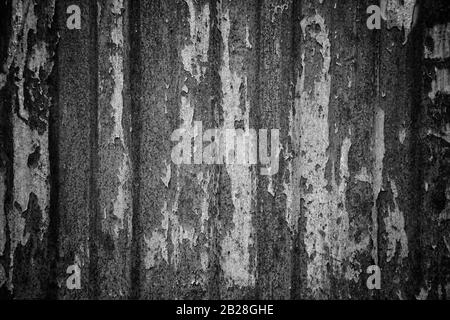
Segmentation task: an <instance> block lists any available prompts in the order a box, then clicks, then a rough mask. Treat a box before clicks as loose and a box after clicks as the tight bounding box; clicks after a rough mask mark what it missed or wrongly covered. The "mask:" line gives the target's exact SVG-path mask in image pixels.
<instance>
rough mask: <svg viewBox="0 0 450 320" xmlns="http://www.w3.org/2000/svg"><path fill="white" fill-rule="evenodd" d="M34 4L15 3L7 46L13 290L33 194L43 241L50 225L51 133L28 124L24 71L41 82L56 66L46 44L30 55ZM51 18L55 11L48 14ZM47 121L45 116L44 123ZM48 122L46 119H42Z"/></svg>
mask: <svg viewBox="0 0 450 320" xmlns="http://www.w3.org/2000/svg"><path fill="white" fill-rule="evenodd" d="M34 5H35V4H34V2H33V1H31V0H28V1H27V0H14V1H13V3H12V10H13V12H12V21H11V25H12V35H11V39H10V42H9V47H8V57H7V61H6V68H7V69H9V68H10V66H11V65H12V64H14V65H15V66H16V67H17V71H16V73H15V85H16V88H17V102H18V106H17V109H18V110H17V113H16V111H14V109H15V108H13V113H12V116H11V121H12V126H13V151H14V160H13V170H14V171H13V172H14V179H13V184H14V185H13V199H14V207H13V209H12V211H11V212H10V214H9V215H8V217H7V220H8V226H9V231H10V268H9V281H8V282H9V283H8V287H9V289H10V290H13V284H12V277H13V272H14V253H15V250H16V248H17V246H18V245H19V244H21V245H25V244H26V243H27V241H28V238H29V234H25V221H26V219H25V217H24V216H23V213H24V212H25V211H26V210H27V209H28V203H29V199H30V195H31V194H34V195H35V196H36V198H37V205H38V207H39V209H40V211H41V214H42V221H40V225H39V230H38V235H39V239H40V240H41V241H42V240H43V236H44V233H45V231H46V229H47V226H48V209H49V200H50V195H49V192H50V190H49V184H48V178H49V174H50V170H49V168H50V166H49V156H48V134H47V130H45V131H44V132H41V134H40V133H39V132H38V131H37V130H35V129H31V128H30V127H29V126H28V124H27V123H25V121H26V120H27V119H28V118H29V113H28V111H27V110H26V109H25V105H24V103H25V96H24V82H25V79H24V74H25V69H29V70H30V71H31V72H32V73H33V75H32V77H33V78H36V79H38V78H39V75H40V74H39V73H40V71H45V73H46V74H49V73H50V72H51V69H52V68H53V63H52V62H51V61H50V56H49V53H48V50H47V46H46V44H45V43H44V42H42V41H38V42H37V43H36V44H35V45H34V46H33V48H32V50H30V51H31V53H30V54H29V53H28V51H29V50H28V34H29V32H30V31H33V32H36V28H37V17H36V15H35V13H34ZM49 5H50V8H54V2H51V3H49ZM49 14H50V15H52V14H53V12H49ZM0 81H1V83H0V85H1V87H3V86H4V85H5V81H6V78H5V75H2V77H1V79H0ZM43 119H48V111H47V114H44V115H43V117H42V118H41V120H43ZM43 121H45V120H43ZM37 148H39V149H40V156H39V159H38V160H37V163H36V164H35V165H34V166H33V167H29V166H28V159H29V155H30V154H32V153H33V152H35V150H36V149H37Z"/></svg>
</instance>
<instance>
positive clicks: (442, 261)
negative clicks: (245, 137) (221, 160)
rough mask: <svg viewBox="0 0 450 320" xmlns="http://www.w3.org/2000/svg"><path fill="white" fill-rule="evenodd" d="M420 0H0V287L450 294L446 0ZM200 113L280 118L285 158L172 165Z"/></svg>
mask: <svg viewBox="0 0 450 320" xmlns="http://www.w3.org/2000/svg"><path fill="white" fill-rule="evenodd" d="M382 2H383V1H382ZM414 2H415V1H413V0H404V1H400V0H398V1H397V0H388V1H387V4H386V10H385V11H384V13H383V15H384V18H385V19H383V21H382V27H381V29H380V30H369V29H368V28H367V26H366V20H367V18H368V17H369V15H368V14H367V13H366V9H367V7H368V6H370V5H372V4H379V1H376V0H301V1H299V0H247V1H244V0H233V1H232V0H222V1H216V0H140V1H138V0H129V1H127V0H98V1H94V0H91V1H88V0H85V1H83V0H70V1H68V0H57V1H55V0H0V30H1V33H0V68H1V70H0V298H2V299H10V298H14V299H23V298H34V299H42V298H50V299H104V298H106V299H128V298H135V299H136V298H139V299H247V298H251V299H446V298H450V182H449V179H450V72H449V68H450V14H449V13H450V4H449V2H448V0H422V1H417V3H416V6H415V7H416V9H415V11H414ZM73 4H75V5H78V6H79V7H80V8H81V17H82V21H81V29H80V30H69V29H68V28H67V27H66V20H67V18H68V17H69V15H68V14H67V13H66V10H67V7H68V6H69V5H73ZM192 121H202V122H203V125H204V127H209V128H221V127H228V128H233V127H234V128H243V127H244V126H245V125H248V126H250V127H251V128H256V129H259V128H268V129H272V128H276V129H279V130H280V143H281V146H282V149H281V152H280V160H279V172H278V174H276V175H273V176H262V175H260V174H259V169H258V166H229V165H222V166H220V165H191V166H189V165H181V166H176V165H174V164H173V163H172V161H171V157H170V154H171V149H172V147H173V142H171V141H170V135H171V133H172V132H173V131H174V130H175V129H177V128H178V127H179V126H180V125H181V124H182V123H190V122H192ZM75 264H76V265H77V266H78V267H79V268H80V271H81V289H80V290H68V288H67V287H66V279H67V277H68V276H69V275H68V274H66V270H67V268H68V267H69V266H70V265H75ZM375 264H376V265H378V266H379V267H380V268H381V272H382V273H381V289H380V290H368V288H367V286H366V280H367V277H368V275H367V273H366V268H367V267H368V266H370V265H375Z"/></svg>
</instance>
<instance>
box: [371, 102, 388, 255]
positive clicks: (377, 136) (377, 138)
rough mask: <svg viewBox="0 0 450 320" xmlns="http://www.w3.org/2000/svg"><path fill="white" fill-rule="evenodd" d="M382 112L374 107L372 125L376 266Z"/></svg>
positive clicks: (381, 163)
mask: <svg viewBox="0 0 450 320" xmlns="http://www.w3.org/2000/svg"><path fill="white" fill-rule="evenodd" d="M384 117H385V114H384V110H383V109H381V108H379V107H376V110H375V123H374V130H375V132H374V142H373V155H374V158H375V162H374V166H373V168H372V183H373V184H372V190H373V199H374V200H373V206H372V244H373V250H372V258H373V260H374V262H375V264H378V209H377V199H378V195H379V194H380V191H381V190H383V161H384V154H385V144H384V121H385V120H384Z"/></svg>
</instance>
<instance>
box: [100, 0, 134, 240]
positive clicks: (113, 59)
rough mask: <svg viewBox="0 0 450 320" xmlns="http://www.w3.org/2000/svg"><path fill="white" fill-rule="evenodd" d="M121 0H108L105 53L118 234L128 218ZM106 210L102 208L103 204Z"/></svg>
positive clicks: (129, 196)
mask: <svg viewBox="0 0 450 320" xmlns="http://www.w3.org/2000/svg"><path fill="white" fill-rule="evenodd" d="M123 10H124V3H123V0H114V1H112V3H111V14H112V15H111V16H112V22H111V32H110V35H109V37H110V41H111V43H112V46H111V49H110V55H109V62H110V75H111V78H112V81H113V92H112V95H111V98H110V105H111V110H112V119H113V130H112V133H111V137H110V141H109V143H110V144H116V143H117V142H119V144H120V147H119V148H116V150H117V151H116V152H118V153H120V159H121V162H120V163H119V164H118V167H117V168H116V172H117V179H118V184H117V186H116V192H117V193H116V198H115V199H114V202H113V215H114V216H115V218H116V219H114V225H113V234H114V236H115V237H116V238H118V237H119V232H120V230H121V229H123V228H124V226H125V219H128V221H127V223H126V225H127V226H128V228H131V221H130V215H127V212H128V211H129V208H130V201H131V200H130V199H131V195H130V190H129V185H130V158H129V150H128V146H127V144H126V141H125V136H124V128H123V112H124V98H123V90H124V73H123V68H124V56H123V50H124V48H123V44H124V36H123ZM100 130H101V128H100ZM105 210H106V208H105Z"/></svg>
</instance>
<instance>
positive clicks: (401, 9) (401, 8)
mask: <svg viewBox="0 0 450 320" xmlns="http://www.w3.org/2000/svg"><path fill="white" fill-rule="evenodd" d="M415 5H416V0H404V1H403V3H401V2H400V1H398V0H381V4H380V6H381V8H385V10H383V16H384V17H385V19H386V20H387V27H388V29H391V28H394V27H397V28H399V29H400V30H404V31H405V42H406V40H407V39H408V35H409V32H410V31H411V27H412V25H413V18H414V8H415Z"/></svg>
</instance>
